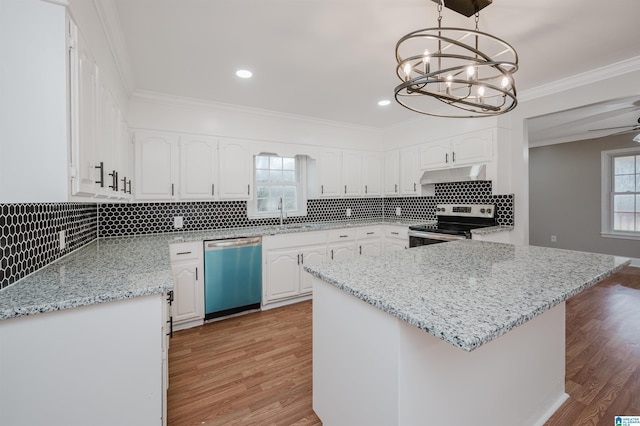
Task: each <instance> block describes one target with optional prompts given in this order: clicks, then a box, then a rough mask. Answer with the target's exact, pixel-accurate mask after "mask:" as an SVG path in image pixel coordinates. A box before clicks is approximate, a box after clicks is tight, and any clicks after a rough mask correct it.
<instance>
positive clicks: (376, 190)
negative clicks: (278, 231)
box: [362, 152, 383, 197]
mask: <svg viewBox="0 0 640 426" xmlns="http://www.w3.org/2000/svg"><path fill="white" fill-rule="evenodd" d="M382 170H383V164H382V155H381V154H380V153H379V152H367V153H365V154H364V155H363V157H362V177H363V181H364V182H363V184H364V196H365V197H378V196H381V195H382Z"/></svg>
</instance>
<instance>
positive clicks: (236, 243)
mask: <svg viewBox="0 0 640 426" xmlns="http://www.w3.org/2000/svg"><path fill="white" fill-rule="evenodd" d="M261 244H262V238H261V237H246V238H245V237H243V238H230V239H226V240H208V241H205V242H204V250H205V251H208V250H222V249H227V248H234V247H253V246H259V245H261Z"/></svg>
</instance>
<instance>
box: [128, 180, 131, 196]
mask: <svg viewBox="0 0 640 426" xmlns="http://www.w3.org/2000/svg"><path fill="white" fill-rule="evenodd" d="M127 194H131V179H129V189H128V190H127Z"/></svg>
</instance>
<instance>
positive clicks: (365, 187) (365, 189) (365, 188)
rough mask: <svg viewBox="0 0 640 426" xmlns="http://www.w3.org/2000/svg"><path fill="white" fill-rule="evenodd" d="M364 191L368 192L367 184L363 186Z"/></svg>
mask: <svg viewBox="0 0 640 426" xmlns="http://www.w3.org/2000/svg"><path fill="white" fill-rule="evenodd" d="M364 193H365V194H368V193H369V192H368V191H367V185H365V186H364Z"/></svg>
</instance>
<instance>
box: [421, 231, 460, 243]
mask: <svg viewBox="0 0 640 426" xmlns="http://www.w3.org/2000/svg"><path fill="white" fill-rule="evenodd" d="M409 236H410V237H417V238H428V239H430V240H438V241H457V240H466V239H467V237H465V236H464V235H450V234H436V233H430V232H420V231H411V230H409Z"/></svg>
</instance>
